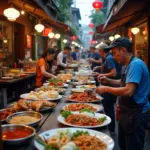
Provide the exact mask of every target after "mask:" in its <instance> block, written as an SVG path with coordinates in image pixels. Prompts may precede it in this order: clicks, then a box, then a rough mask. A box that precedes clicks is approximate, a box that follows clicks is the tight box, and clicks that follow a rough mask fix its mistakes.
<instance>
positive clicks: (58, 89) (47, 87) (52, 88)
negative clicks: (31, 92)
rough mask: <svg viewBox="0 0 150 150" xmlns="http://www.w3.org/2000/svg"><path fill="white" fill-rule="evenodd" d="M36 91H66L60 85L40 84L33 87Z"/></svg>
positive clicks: (62, 92) (60, 92)
mask: <svg viewBox="0 0 150 150" xmlns="http://www.w3.org/2000/svg"><path fill="white" fill-rule="evenodd" d="M35 91H36V92H40V91H44V92H47V91H57V92H58V93H59V94H61V95H63V94H64V93H65V91H66V89H65V88H60V87H55V86H41V87H40V88H36V89H35Z"/></svg>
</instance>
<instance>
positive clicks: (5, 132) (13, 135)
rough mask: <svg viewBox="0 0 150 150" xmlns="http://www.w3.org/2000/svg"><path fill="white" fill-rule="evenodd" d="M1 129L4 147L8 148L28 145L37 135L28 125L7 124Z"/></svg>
mask: <svg viewBox="0 0 150 150" xmlns="http://www.w3.org/2000/svg"><path fill="white" fill-rule="evenodd" d="M1 129H2V142H3V144H4V146H7V147H8V146H9V147H11V146H20V145H23V144H28V143H29V142H30V141H31V140H32V139H33V138H34V136H35V133H36V131H35V129H34V128H33V127H30V126H26V125H13V124H7V125H2V127H1ZM27 133H28V135H27ZM23 134H25V135H23Z"/></svg>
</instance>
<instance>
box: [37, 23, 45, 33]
mask: <svg viewBox="0 0 150 150" xmlns="http://www.w3.org/2000/svg"><path fill="white" fill-rule="evenodd" d="M34 28H35V30H36V31H37V32H42V31H43V30H44V28H45V27H44V25H42V24H41V23H40V22H39V23H38V24H37V25H35V27H34Z"/></svg>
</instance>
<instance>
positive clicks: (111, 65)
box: [97, 43, 117, 134]
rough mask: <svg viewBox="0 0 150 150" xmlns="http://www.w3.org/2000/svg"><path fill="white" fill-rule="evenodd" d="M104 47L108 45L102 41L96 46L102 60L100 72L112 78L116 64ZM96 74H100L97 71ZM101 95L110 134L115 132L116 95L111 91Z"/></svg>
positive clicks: (114, 75) (114, 74)
mask: <svg viewBox="0 0 150 150" xmlns="http://www.w3.org/2000/svg"><path fill="white" fill-rule="evenodd" d="M106 47H108V45H107V44H105V43H103V44H100V46H99V48H98V52H99V54H100V56H101V57H102V58H103V60H104V61H103V63H102V65H101V66H100V68H101V73H100V74H101V75H105V76H106V77H108V78H111V79H114V78H116V76H117V70H116V64H115V60H114V58H113V57H112V55H111V54H110V53H109V51H107V50H105V48H106ZM97 74H98V75H100V74H99V73H97ZM102 85H109V84H104V83H102ZM102 96H103V97H104V101H102V104H103V107H104V111H105V113H106V115H108V116H109V117H110V118H111V123H110V124H109V125H108V129H109V131H110V133H111V134H114V133H115V110H114V104H115V102H116V98H117V97H116V96H115V95H113V94H111V93H103V94H102Z"/></svg>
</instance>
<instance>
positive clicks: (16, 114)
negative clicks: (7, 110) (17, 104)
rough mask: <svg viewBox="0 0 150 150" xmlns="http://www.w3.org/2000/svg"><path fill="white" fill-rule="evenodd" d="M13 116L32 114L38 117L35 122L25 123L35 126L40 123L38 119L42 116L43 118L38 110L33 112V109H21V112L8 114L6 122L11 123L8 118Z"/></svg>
mask: <svg viewBox="0 0 150 150" xmlns="http://www.w3.org/2000/svg"><path fill="white" fill-rule="evenodd" d="M15 116H32V117H36V118H38V120H37V121H36V122H32V123H28V124H26V125H29V126H36V125H38V124H39V123H40V121H41V120H42V118H43V115H42V114H40V113H38V112H35V111H21V112H17V113H14V114H11V115H9V116H8V117H7V118H6V122H7V123H9V124H11V123H10V120H11V119H12V118H13V117H15Z"/></svg>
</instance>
